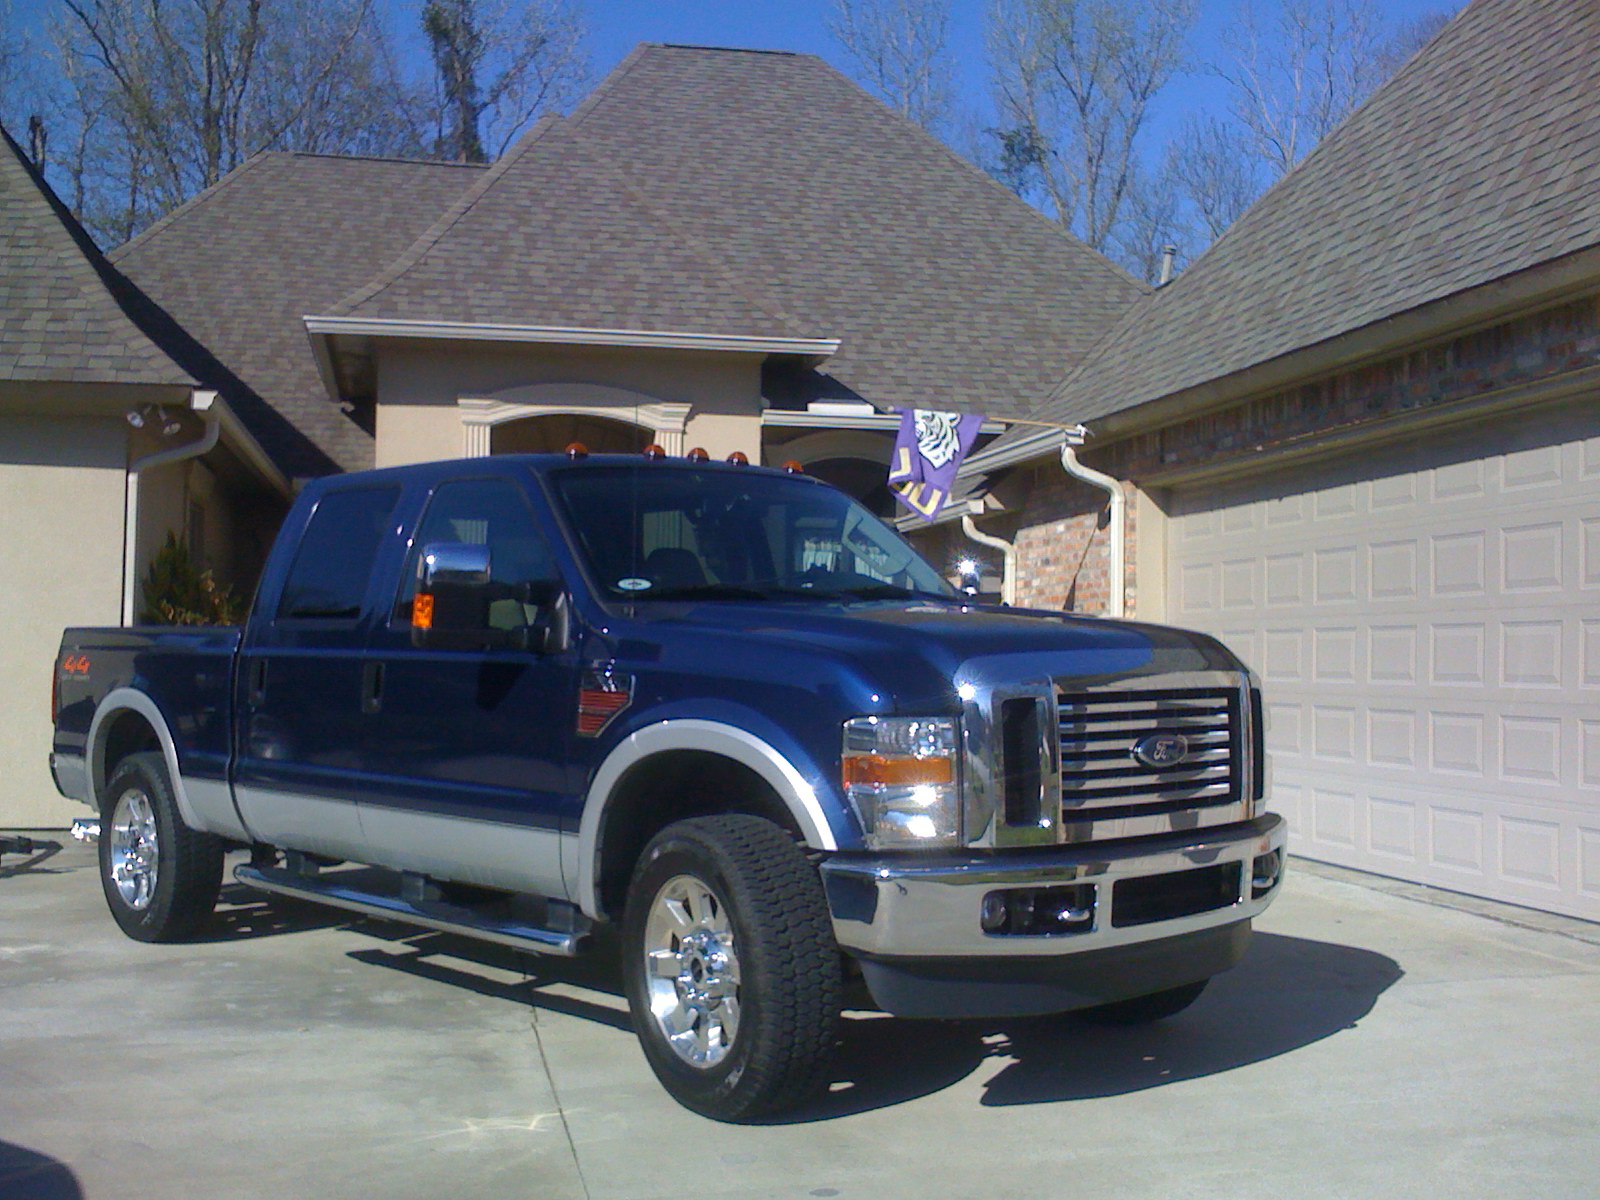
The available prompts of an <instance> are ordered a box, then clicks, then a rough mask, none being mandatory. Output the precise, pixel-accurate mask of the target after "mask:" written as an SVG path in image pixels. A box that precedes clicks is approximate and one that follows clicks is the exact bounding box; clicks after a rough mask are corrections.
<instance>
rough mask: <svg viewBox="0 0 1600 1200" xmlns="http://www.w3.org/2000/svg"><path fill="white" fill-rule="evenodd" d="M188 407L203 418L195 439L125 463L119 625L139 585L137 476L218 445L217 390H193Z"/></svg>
mask: <svg viewBox="0 0 1600 1200" xmlns="http://www.w3.org/2000/svg"><path fill="white" fill-rule="evenodd" d="M189 407H190V408H191V409H192V410H194V411H195V412H197V413H199V414H200V415H201V417H202V418H204V420H205V423H206V424H205V429H204V430H203V431H202V432H201V434H200V436H199V438H198V439H196V440H195V441H192V442H185V443H184V444H183V445H181V446H172V447H170V448H168V449H166V450H157V451H156V452H155V453H154V454H146V455H145V456H144V457H143V458H136V459H134V460H133V461H132V462H131V463H129V464H128V495H127V499H126V501H125V502H124V503H123V508H122V512H123V525H122V624H123V625H124V626H128V625H132V624H133V612H134V598H133V594H134V588H135V587H136V586H137V584H138V579H137V573H138V564H137V563H136V562H135V561H134V549H135V545H136V540H137V538H138V534H139V475H140V473H141V472H143V471H149V470H151V469H153V468H155V467H164V466H166V465H167V464H168V463H175V462H182V461H183V460H184V459H186V458H199V457H200V456H201V455H202V454H205V453H207V452H208V451H209V450H211V449H212V448H213V447H215V446H216V444H217V439H218V438H219V437H220V436H221V435H222V406H221V405H220V404H219V403H217V394H216V392H211V391H196V392H194V393H193V394H192V395H191V396H190V397H189Z"/></svg>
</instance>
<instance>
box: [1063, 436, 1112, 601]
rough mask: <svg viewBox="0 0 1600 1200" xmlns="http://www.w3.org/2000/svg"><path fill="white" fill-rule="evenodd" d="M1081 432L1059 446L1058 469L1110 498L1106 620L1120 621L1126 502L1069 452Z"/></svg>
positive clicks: (1107, 480) (1106, 478)
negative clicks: (1059, 459) (1098, 489)
mask: <svg viewBox="0 0 1600 1200" xmlns="http://www.w3.org/2000/svg"><path fill="white" fill-rule="evenodd" d="M1084 432H1085V431H1084V428H1083V426H1081V425H1080V426H1078V428H1077V430H1076V431H1075V432H1074V433H1070V434H1068V435H1067V440H1066V441H1065V442H1064V443H1062V446H1061V466H1062V469H1063V470H1065V471H1066V473H1067V474H1068V475H1071V476H1072V477H1073V478H1074V479H1081V480H1082V481H1083V482H1084V483H1087V484H1090V485H1091V486H1093V487H1097V488H1100V489H1101V490H1102V491H1104V492H1105V493H1106V494H1107V495H1109V496H1110V497H1111V545H1110V552H1111V553H1110V559H1111V561H1110V562H1109V563H1108V564H1107V566H1106V576H1107V582H1108V587H1107V591H1108V593H1109V597H1110V603H1109V604H1108V605H1107V612H1106V616H1108V617H1120V616H1122V615H1123V612H1124V599H1125V596H1126V593H1127V590H1128V581H1127V574H1126V569H1125V567H1124V562H1125V560H1126V557H1127V550H1126V533H1125V531H1126V526H1127V521H1126V510H1127V500H1126V498H1125V497H1124V496H1123V494H1122V485H1121V484H1120V483H1118V482H1117V481H1116V480H1115V479H1113V478H1111V476H1109V475H1105V474H1102V473H1101V472H1099V471H1096V470H1095V469H1094V468H1093V467H1086V466H1084V465H1083V464H1082V463H1081V462H1079V461H1078V456H1077V454H1075V453H1074V452H1073V448H1074V447H1075V446H1081V445H1083V437H1084Z"/></svg>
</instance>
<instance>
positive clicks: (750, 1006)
mask: <svg viewBox="0 0 1600 1200" xmlns="http://www.w3.org/2000/svg"><path fill="white" fill-rule="evenodd" d="M623 947H624V954H625V956H626V957H625V962H624V974H625V977H626V981H627V991H628V1004H629V1007H630V1008H631V1009H632V1012H633V1023H634V1028H635V1030H636V1031H637V1033H638V1035H639V1042H640V1044H641V1045H642V1046H643V1047H644V1052H645V1057H646V1058H647V1059H648V1060H649V1062H650V1066H651V1069H652V1070H654V1071H655V1073H656V1077H657V1078H658V1079H660V1080H661V1083H662V1085H663V1086H664V1087H665V1088H666V1089H667V1091H668V1092H670V1093H671V1094H672V1096H673V1097H674V1098H675V1099H676V1100H678V1101H679V1103H681V1104H683V1105H684V1106H685V1107H686V1108H690V1109H693V1110H694V1111H695V1112H698V1113H702V1114H704V1115H705V1116H708V1117H714V1118H717V1119H718V1120H724V1121H741V1120H748V1119H751V1118H754V1117H759V1116H763V1115H766V1114H769V1113H774V1112H777V1111H779V1110H781V1109H784V1108H788V1107H792V1106H793V1105H795V1104H798V1103H799V1102H800V1101H802V1100H804V1099H805V1098H806V1097H807V1096H809V1095H810V1094H811V1093H812V1092H813V1091H815V1090H816V1089H817V1088H818V1087H819V1086H820V1085H821V1083H822V1080H823V1078H824V1075H825V1073H826V1071H827V1068H828V1064H829V1060H830V1059H831V1057H832V1053H833V1048H834V1041H835V1039H836V1037H837V1033H838V1021H839V1008H840V991H841V987H842V981H841V972H840V965H839V951H838V947H837V946H836V945H835V943H834V940H833V925H832V920H831V918H830V917H829V914H828V905H827V901H826V899H825V898H824V896H823V893H822V883H821V880H820V879H819V878H818V876H817V872H816V870H815V868H813V867H812V865H811V864H810V863H809V862H807V861H806V858H805V855H804V854H802V853H801V851H800V848H799V847H798V846H797V845H796V844H795V843H794V841H793V840H792V839H791V838H790V837H789V836H788V835H787V834H785V833H784V832H783V831H782V830H780V829H779V828H778V827H777V826H776V825H774V824H773V823H772V822H770V821H765V820H762V819H761V818H759V817H751V816H743V815H728V816H716V817H696V818H693V819H691V820H686V821H678V822H676V823H675V824H672V825H669V826H668V827H667V828H666V829H664V830H662V831H661V832H660V833H659V834H657V835H656V837H655V838H654V839H653V840H652V841H651V842H650V844H649V845H648V846H646V847H645V851H644V854H643V855H642V856H641V857H640V859H639V864H638V866H637V867H636V868H635V870H634V874H633V880H632V883H631V884H630V885H629V889H628V901H627V911H626V913H625V915H624V919H623Z"/></svg>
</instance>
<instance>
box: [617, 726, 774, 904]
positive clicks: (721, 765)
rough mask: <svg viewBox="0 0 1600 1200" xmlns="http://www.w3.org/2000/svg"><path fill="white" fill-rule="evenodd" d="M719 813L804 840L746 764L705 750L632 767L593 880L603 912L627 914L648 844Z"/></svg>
mask: <svg viewBox="0 0 1600 1200" xmlns="http://www.w3.org/2000/svg"><path fill="white" fill-rule="evenodd" d="M717 813H748V814H750V815H751V816H756V817H764V818H766V819H767V820H769V821H771V822H773V823H774V824H775V825H777V826H778V827H779V828H780V829H782V830H784V831H785V832H786V833H788V834H790V835H791V836H792V837H794V838H795V840H796V841H800V840H803V839H802V834H801V831H800V826H799V824H798V823H797V822H796V821H795V819H794V816H793V814H792V813H790V811H789V809H788V806H787V805H785V804H784V802H783V800H782V798H781V797H780V796H779V795H778V793H777V792H776V791H774V790H773V788H772V785H771V784H769V783H768V782H767V781H766V780H765V779H763V778H761V776H760V775H758V774H756V773H755V772H754V771H752V770H751V769H750V768H749V767H747V766H745V765H744V764H743V763H738V762H735V761H734V760H733V759H731V758H724V757H722V755H720V754H714V753H711V752H710V751H705V750H671V751H667V752H665V753H662V754H656V755H653V756H651V757H650V758H647V759H645V760H644V761H643V762H641V763H638V764H636V765H635V766H634V767H632V768H631V769H630V770H629V771H628V773H627V774H625V775H624V776H623V777H622V779H621V780H620V781H619V782H618V783H617V787H616V790H615V791H613V792H612V793H611V798H610V801H609V802H608V803H607V805H606V810H605V815H604V817H603V818H602V819H601V822H600V830H599V841H600V861H599V863H598V868H599V871H598V874H597V876H596V879H595V889H596V892H597V893H598V896H597V898H598V901H599V907H600V911H601V912H602V913H604V914H605V915H606V916H608V917H610V918H612V919H613V920H616V919H620V918H621V916H622V907H623V903H624V902H625V901H626V899H627V894H628V882H629V880H630V879H632V877H633V868H634V865H635V864H636V863H637V862H638V861H639V855H640V854H641V853H642V852H643V851H644V848H645V846H646V845H647V844H648V843H649V841H650V839H651V838H653V837H655V835H656V834H658V833H660V832H661V830H662V829H664V828H666V827H667V826H668V825H670V824H671V823H672V822H674V821H681V820H683V819H684V818H686V817H705V816H712V815H714V814H717Z"/></svg>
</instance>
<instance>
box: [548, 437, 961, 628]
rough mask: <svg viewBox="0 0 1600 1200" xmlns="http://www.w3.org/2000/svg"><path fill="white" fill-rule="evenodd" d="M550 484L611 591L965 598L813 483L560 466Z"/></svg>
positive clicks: (711, 596) (647, 595)
mask: <svg viewBox="0 0 1600 1200" xmlns="http://www.w3.org/2000/svg"><path fill="white" fill-rule="evenodd" d="M551 483H552V484H553V486H554V488H555V492H556V495H557V497H558V499H559V502H560V504H561V506H562V508H563V509H564V510H565V512H566V516H567V519H568V521H569V522H570V523H571V526H572V529H573V532H574V533H575V534H576V535H577V543H578V550H579V553H580V554H581V555H582V556H583V558H584V560H585V565H586V566H587V567H588V568H589V572H590V576H591V577H592V578H593V579H594V580H595V582H596V583H597V584H598V585H599V586H600V587H601V588H602V589H603V590H604V591H605V593H606V594H607V595H609V596H610V597H612V598H613V599H617V600H628V601H638V600H683V599H707V600H716V599H728V600H776V599H812V598H815V599H901V598H906V597H912V596H930V597H937V598H939V599H950V598H954V596H955V593H954V592H953V591H952V590H951V588H950V586H949V585H948V584H947V583H945V581H944V580H943V579H941V578H940V577H939V575H938V573H937V572H936V571H935V570H934V569H933V568H932V567H930V566H929V565H928V564H927V563H926V562H924V561H923V560H922V559H921V558H919V557H918V556H917V553H916V551H914V550H913V549H912V548H911V547H910V546H909V545H907V544H906V542H905V540H904V539H903V538H901V537H900V535H899V534H897V533H896V532H895V531H894V530H893V529H891V528H889V527H888V526H887V525H885V524H884V523H883V522H882V521H880V520H879V519H878V518H877V517H875V516H873V515H872V514H871V513H870V512H868V511H867V510H866V509H865V508H863V507H862V506H861V505H859V504H857V503H856V502H855V501H854V500H852V499H850V497H849V496H846V495H845V494H844V493H843V492H840V491H836V490H835V489H833V488H831V487H829V486H827V485H826V484H823V483H819V482H817V481H815V480H809V479H800V478H793V479H791V478H786V477H783V476H775V475H769V474H765V473H761V474H757V473H755V472H749V473H741V472H740V471H738V470H737V469H730V468H727V467H720V468H707V469H705V470H694V471H685V470H676V469H665V470H664V469H662V468H660V467H652V466H650V465H649V464H640V465H638V466H634V465H631V464H628V465H618V466H615V467H605V466H589V467H583V468H581V469H577V470H567V471H556V472H553V473H552V475H551Z"/></svg>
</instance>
